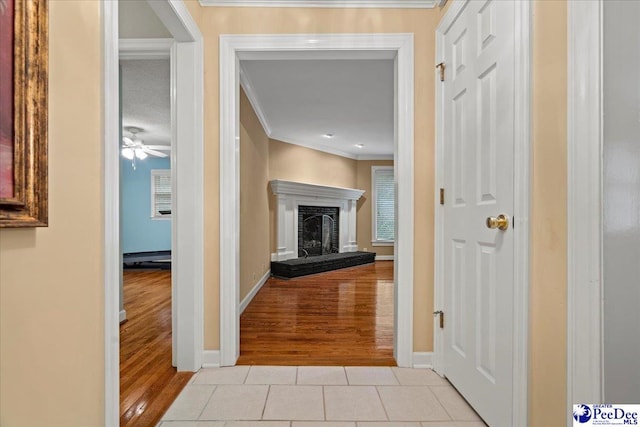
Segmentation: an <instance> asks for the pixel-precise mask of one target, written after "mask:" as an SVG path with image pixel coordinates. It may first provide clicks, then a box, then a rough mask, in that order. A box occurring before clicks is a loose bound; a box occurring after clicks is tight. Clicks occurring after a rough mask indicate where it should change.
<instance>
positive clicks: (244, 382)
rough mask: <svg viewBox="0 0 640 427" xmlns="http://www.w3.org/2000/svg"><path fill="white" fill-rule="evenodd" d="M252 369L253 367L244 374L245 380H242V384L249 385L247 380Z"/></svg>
mask: <svg viewBox="0 0 640 427" xmlns="http://www.w3.org/2000/svg"><path fill="white" fill-rule="evenodd" d="M252 368H253V367H252V366H249V369H247V373H246V374H244V379H243V380H242V384H246V383H247V378H249V372H251V369H252Z"/></svg>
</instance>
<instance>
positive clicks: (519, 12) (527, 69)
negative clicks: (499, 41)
mask: <svg viewBox="0 0 640 427" xmlns="http://www.w3.org/2000/svg"><path fill="white" fill-rule="evenodd" d="M468 2H469V0H456V1H454V2H453V3H452V4H451V5H450V7H449V10H448V11H447V13H446V14H445V16H444V17H443V18H442V20H441V22H440V24H439V26H438V28H437V29H436V61H435V62H436V64H437V63H440V62H442V61H444V47H445V46H444V42H445V40H444V39H445V38H444V34H446V33H447V31H448V30H449V28H450V27H451V26H452V25H453V24H454V22H455V21H456V19H457V18H458V16H459V15H460V14H461V13H462V11H463V10H464V9H465V7H466V6H467V4H468ZM515 8H516V9H515V20H516V23H515V25H516V27H515V28H516V32H515V44H516V46H515V84H514V86H515V89H516V91H515V93H514V97H515V98H514V99H515V112H514V114H515V122H514V126H515V127H514V138H515V143H514V219H513V221H514V226H515V227H514V229H513V230H512V231H513V232H514V266H513V267H514V295H513V307H514V312H513V325H514V331H513V333H514V336H513V425H523V426H524V425H527V421H528V409H527V408H528V394H527V386H528V339H529V333H528V322H529V310H528V305H529V226H530V224H529V213H530V197H531V183H530V161H531V154H530V150H531V140H530V138H531V55H532V49H531V13H532V10H531V5H530V3H529V2H521V1H516V2H515ZM434 65H435V64H434ZM446 65H449V64H446ZM446 65H445V66H446ZM447 70H451V71H450V73H451V72H453V69H452V67H449V68H447ZM450 73H447V74H448V75H447V76H446V77H447V78H449V77H450ZM436 74H438V73H436ZM434 84H435V86H436V156H435V157H436V191H435V195H436V198H435V200H434V206H436V209H435V242H434V244H435V273H434V283H435V286H434V310H441V309H442V308H443V307H444V288H443V286H444V285H443V282H444V266H445V242H444V217H443V212H444V209H443V207H442V206H441V205H440V200H439V195H440V191H439V189H440V188H444V181H445V180H444V167H445V164H444V160H445V159H444V146H445V145H444V144H445V141H444V134H443V131H444V121H443V120H444V117H443V116H444V114H443V112H444V91H442V90H441V87H442V82H441V81H440V78H439V75H436V76H435V79H434ZM449 197H451V196H449ZM443 355H444V333H443V330H442V329H440V328H439V326H438V324H437V322H434V354H433V367H434V369H435V370H436V372H438V373H440V374H441V375H443V374H444V373H446V369H447V361H446V360H444V357H443Z"/></svg>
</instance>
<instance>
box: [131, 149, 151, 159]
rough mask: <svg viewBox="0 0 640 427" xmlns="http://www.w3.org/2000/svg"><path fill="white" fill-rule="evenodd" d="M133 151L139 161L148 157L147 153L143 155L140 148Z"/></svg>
mask: <svg viewBox="0 0 640 427" xmlns="http://www.w3.org/2000/svg"><path fill="white" fill-rule="evenodd" d="M134 151H135V153H136V157H137V158H139V159H140V160H144V159H146V158H147V157H148V155H147V153H145V152H144V150H143V149H142V148H136V149H135V150H134Z"/></svg>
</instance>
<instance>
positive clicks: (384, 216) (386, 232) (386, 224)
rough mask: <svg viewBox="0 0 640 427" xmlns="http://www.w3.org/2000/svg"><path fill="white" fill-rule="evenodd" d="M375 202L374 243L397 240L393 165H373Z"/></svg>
mask: <svg viewBox="0 0 640 427" xmlns="http://www.w3.org/2000/svg"><path fill="white" fill-rule="evenodd" d="M371 190H372V191H371V192H372V193H373V194H372V203H373V230H372V236H373V243H374V244H375V243H393V241H394V240H395V211H396V207H395V189H394V185H393V166H372V167H371Z"/></svg>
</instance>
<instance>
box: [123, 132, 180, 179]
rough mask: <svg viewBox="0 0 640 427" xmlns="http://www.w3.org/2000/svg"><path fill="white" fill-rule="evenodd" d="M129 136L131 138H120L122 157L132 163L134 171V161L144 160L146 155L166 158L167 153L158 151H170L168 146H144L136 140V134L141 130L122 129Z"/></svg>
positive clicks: (140, 141) (139, 140) (142, 142)
mask: <svg viewBox="0 0 640 427" xmlns="http://www.w3.org/2000/svg"><path fill="white" fill-rule="evenodd" d="M124 130H126V131H127V132H129V133H130V134H131V137H128V136H124V137H122V156H123V157H124V158H126V159H129V160H131V161H132V162H133V168H134V169H135V159H139V160H144V159H146V158H147V156H148V155H152V156H154V157H167V156H168V154H167V153H163V152H162V151H158V150H163V151H164V150H167V151H170V150H171V147H170V146H168V145H146V144H145V143H144V141H142V140H141V139H139V138H138V136H137V135H138V133H140V132H142V129H141V128H139V127H134V126H127V127H125V128H124Z"/></svg>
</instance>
